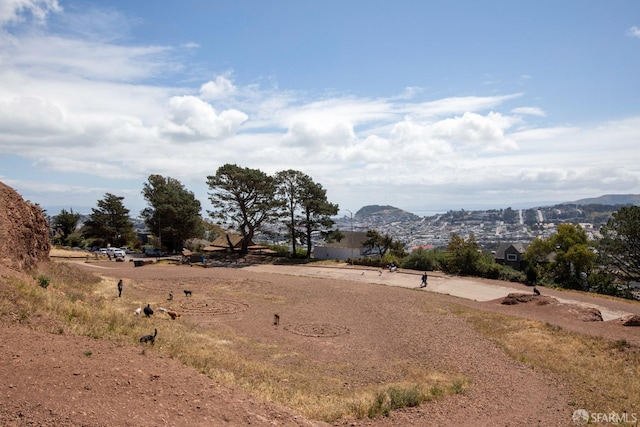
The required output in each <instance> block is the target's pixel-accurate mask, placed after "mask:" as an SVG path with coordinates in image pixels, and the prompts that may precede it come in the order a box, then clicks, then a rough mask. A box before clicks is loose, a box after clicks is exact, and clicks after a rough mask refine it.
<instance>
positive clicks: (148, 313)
mask: <svg viewBox="0 0 640 427" xmlns="http://www.w3.org/2000/svg"><path fill="white" fill-rule="evenodd" d="M152 314H153V309H151V304H147V306H146V307H145V308H144V315H145V316H147V317H151V315H152Z"/></svg>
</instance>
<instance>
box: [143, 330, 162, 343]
mask: <svg viewBox="0 0 640 427" xmlns="http://www.w3.org/2000/svg"><path fill="white" fill-rule="evenodd" d="M156 336H158V330H157V329H154V332H153V335H143V336H141V337H140V342H141V343H142V344H145V343H148V342H150V343H151V345H154V344H155V342H156Z"/></svg>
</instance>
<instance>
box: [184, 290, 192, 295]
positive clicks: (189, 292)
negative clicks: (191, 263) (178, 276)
mask: <svg viewBox="0 0 640 427" xmlns="http://www.w3.org/2000/svg"><path fill="white" fill-rule="evenodd" d="M184 296H185V297H190V296H191V291H188V290H186V289H185V290H184Z"/></svg>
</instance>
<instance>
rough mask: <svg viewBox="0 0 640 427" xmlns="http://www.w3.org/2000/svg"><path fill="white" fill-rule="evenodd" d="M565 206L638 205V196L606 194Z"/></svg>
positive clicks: (639, 203)
mask: <svg viewBox="0 0 640 427" xmlns="http://www.w3.org/2000/svg"><path fill="white" fill-rule="evenodd" d="M565 204H575V205H610V206H615V205H640V194H607V195H604V196H600V197H592V198H587V199H580V200H576V201H575V202H567V203H565Z"/></svg>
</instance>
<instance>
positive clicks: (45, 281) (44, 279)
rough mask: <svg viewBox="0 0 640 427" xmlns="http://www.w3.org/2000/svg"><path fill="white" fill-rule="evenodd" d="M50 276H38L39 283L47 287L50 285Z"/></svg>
mask: <svg viewBox="0 0 640 427" xmlns="http://www.w3.org/2000/svg"><path fill="white" fill-rule="evenodd" d="M49 282H50V280H49V278H48V277H47V276H45V275H42V274H41V275H40V276H38V284H39V285H40V286H41V287H43V288H44V289H47V286H49Z"/></svg>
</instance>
